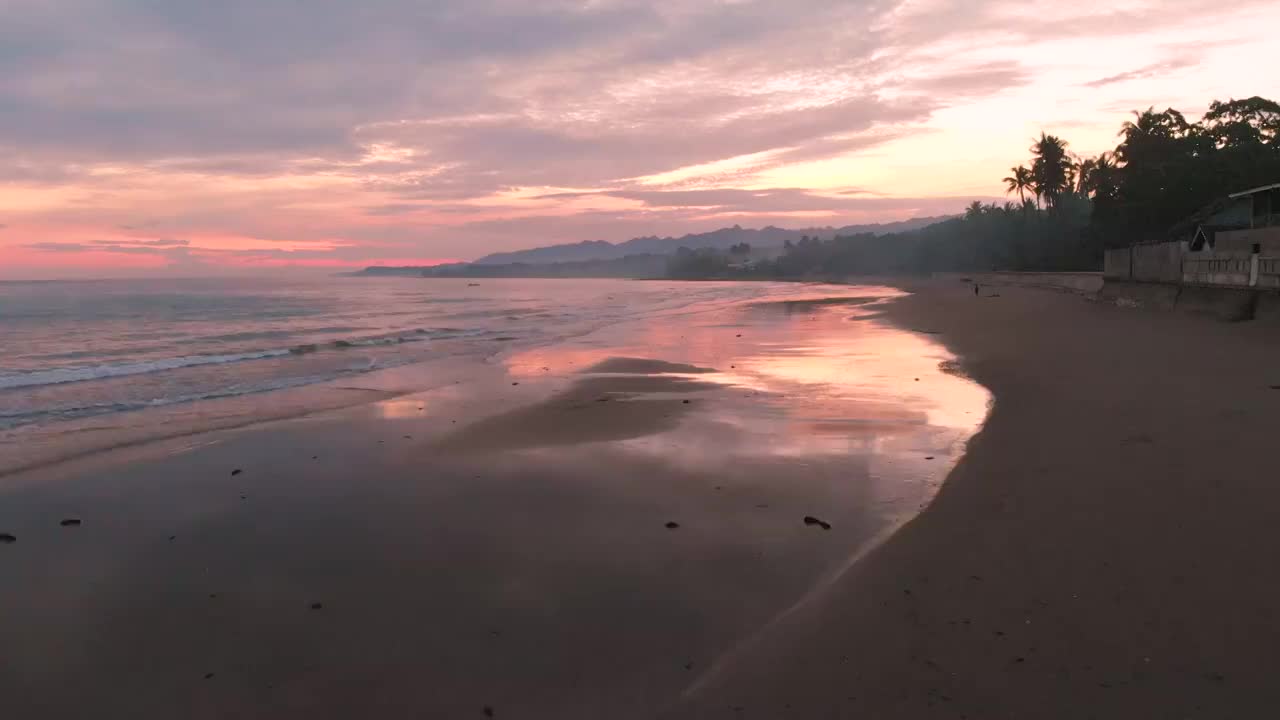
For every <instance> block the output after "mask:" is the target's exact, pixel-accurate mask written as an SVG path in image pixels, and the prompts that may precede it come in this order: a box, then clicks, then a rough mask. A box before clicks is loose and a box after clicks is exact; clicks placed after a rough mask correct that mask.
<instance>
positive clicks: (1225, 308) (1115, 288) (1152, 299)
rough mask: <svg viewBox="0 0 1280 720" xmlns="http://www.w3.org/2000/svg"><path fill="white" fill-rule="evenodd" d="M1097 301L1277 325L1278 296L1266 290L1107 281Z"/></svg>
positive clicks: (1279, 306)
mask: <svg viewBox="0 0 1280 720" xmlns="http://www.w3.org/2000/svg"><path fill="white" fill-rule="evenodd" d="M1097 297H1098V299H1099V300H1102V301H1104V302H1110V303H1114V304H1116V305H1119V306H1121V307H1140V308H1148V309H1152V310H1174V311H1178V312H1187V313H1192V314H1196V315H1207V316H1210V317H1214V318H1217V319H1219V320H1227V321H1233V322H1234V321H1240V320H1253V319H1259V320H1270V321H1274V322H1280V295H1278V294H1277V293H1274V292H1269V291H1266V290H1251V289H1247V288H1226V287H1203V286H1197V285H1176V284H1173V283H1147V282H1128V281H1125V280H1107V281H1106V284H1105V285H1104V286H1103V287H1102V289H1101V290H1100V291H1099V292H1098V296H1097Z"/></svg>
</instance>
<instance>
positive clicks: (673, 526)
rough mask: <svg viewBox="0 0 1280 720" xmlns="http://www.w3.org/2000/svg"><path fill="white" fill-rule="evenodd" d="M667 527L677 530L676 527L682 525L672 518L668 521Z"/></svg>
mask: <svg viewBox="0 0 1280 720" xmlns="http://www.w3.org/2000/svg"><path fill="white" fill-rule="evenodd" d="M666 527H667V529H668V530H675V529H676V528H678V527H680V523H678V522H676V521H674V520H671V521H669V522H668V523H667V525H666Z"/></svg>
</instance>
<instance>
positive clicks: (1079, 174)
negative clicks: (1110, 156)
mask: <svg viewBox="0 0 1280 720" xmlns="http://www.w3.org/2000/svg"><path fill="white" fill-rule="evenodd" d="M1102 155H1106V153H1103V154H1102ZM1101 157H1102V156H1099V157H1098V158H1084V159H1081V160H1077V161H1076V164H1075V171H1076V173H1075V174H1076V194H1078V195H1080V196H1081V197H1089V191H1090V190H1091V188H1090V186H1089V185H1090V183H1091V182H1092V181H1091V180H1090V179H1089V178H1090V176H1091V175H1093V170H1094V168H1095V167H1096V166H1097V164H1098V159H1100V158H1101Z"/></svg>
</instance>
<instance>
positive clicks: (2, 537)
mask: <svg viewBox="0 0 1280 720" xmlns="http://www.w3.org/2000/svg"><path fill="white" fill-rule="evenodd" d="M15 542H18V538H17V537H15V536H13V535H10V534H9V533H0V543H15Z"/></svg>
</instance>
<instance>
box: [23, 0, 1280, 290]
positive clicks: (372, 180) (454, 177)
mask: <svg viewBox="0 0 1280 720" xmlns="http://www.w3.org/2000/svg"><path fill="white" fill-rule="evenodd" d="M1277 27H1280V3H1275V2H1260V1H1255V0H1142V1H1131V0H1109V1H1098V0H1075V1H1074V2H1069V3H1064V2H1061V1H1060V0H1053V1H1042V0H1017V1H1016V2H1015V1H1012V0H786V1H785V2H783V1H782V0H576V1H574V2H569V1H567V0H362V1H361V2H351V1H349V0H219V2H210V1H209V0H0V279H39V278H59V277H110V276H145V275H206V274H210V275H211V274H243V273H278V272H290V271H308V270H309V271H317V272H318V271H326V272H332V271H335V270H345V269H349V268H353V267H363V266H365V265H406V264H409V265H421V264H432V263H439V262H449V261H458V260H470V259H474V258H477V257H480V256H482V255H485V254H487V253H490V252H496V251H506V250H514V249H520V248H526V247H534V246H539V245H547V244H554V243H559V242H576V241H580V240H610V241H621V240H626V239H628V238H631V237H635V236H641V235H681V234H684V233H686V232H696V231H702V230H709V229H714V228H717V227H724V226H728V225H734V224H739V225H742V226H744V227H760V226H764V225H777V226H781V227H792V228H804V227H818V226H841V225H847V224H854V223H870V222H883V221H892V220H900V219H905V218H909V217H918V216H930V215H939V214H949V213H955V212H959V211H961V210H962V208H963V207H964V206H965V205H966V204H968V203H969V202H971V201H973V200H983V201H999V200H1002V199H1003V198H1004V197H1005V195H1004V186H1003V183H1002V182H1001V178H1003V177H1004V176H1005V175H1008V174H1009V172H1008V170H1009V168H1010V167H1011V166H1013V165H1016V164H1019V163H1025V162H1027V161H1028V160H1027V158H1028V151H1027V150H1028V147H1029V145H1030V144H1031V139H1032V138H1033V137H1034V136H1036V135H1038V134H1039V133H1040V131H1041V130H1045V131H1048V132H1051V133H1054V134H1057V135H1060V136H1062V137H1064V138H1065V139H1066V140H1067V141H1068V142H1069V143H1070V146H1069V147H1070V149H1071V150H1073V151H1075V152H1077V153H1080V154H1081V155H1085V156H1088V155H1092V154H1096V153H1098V152H1101V151H1104V150H1110V149H1112V148H1113V147H1114V146H1115V144H1116V141H1117V139H1116V133H1117V131H1118V129H1119V126H1120V124H1121V123H1122V122H1123V121H1124V120H1126V119H1127V118H1129V117H1131V115H1130V113H1131V111H1133V110H1135V109H1144V108H1146V107H1149V106H1155V107H1156V108H1157V109H1163V108H1164V107H1168V106H1172V107H1175V108H1178V109H1180V110H1182V111H1184V112H1185V113H1187V114H1188V115H1189V116H1197V117H1198V116H1199V115H1200V114H1202V113H1203V112H1204V110H1205V109H1206V108H1207V106H1208V104H1209V102H1210V101H1211V100H1213V99H1224V100H1225V99H1228V98H1231V97H1248V96H1251V95H1263V96H1268V97H1272V98H1280V75H1277V74H1276V73H1275V65H1274V57H1275V55H1274V43H1275V42H1276V35H1275V28H1277Z"/></svg>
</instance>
